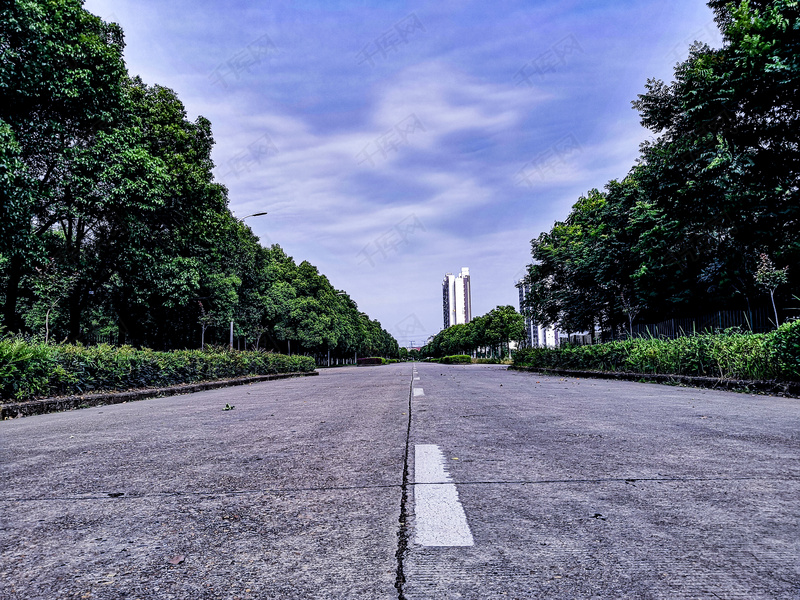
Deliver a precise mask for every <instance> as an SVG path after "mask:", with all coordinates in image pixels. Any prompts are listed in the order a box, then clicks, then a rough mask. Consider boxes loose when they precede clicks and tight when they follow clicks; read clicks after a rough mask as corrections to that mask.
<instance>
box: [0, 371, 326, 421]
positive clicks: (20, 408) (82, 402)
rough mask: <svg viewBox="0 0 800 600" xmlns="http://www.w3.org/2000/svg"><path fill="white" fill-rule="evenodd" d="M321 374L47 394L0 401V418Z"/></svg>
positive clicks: (297, 374) (263, 376)
mask: <svg viewBox="0 0 800 600" xmlns="http://www.w3.org/2000/svg"><path fill="white" fill-rule="evenodd" d="M313 375H319V373H318V372H317V371H297V372H292V373H273V374H271V375H254V376H252V377H237V378H236V379H220V380H217V381H203V382H200V383H189V384H183V385H173V386H170V387H165V388H148V389H143V390H132V391H129V392H106V393H103V392H98V393H92V394H84V395H81V396H63V397H60V398H44V399H42V400H29V401H27V402H13V403H10V404H2V405H0V420H3V421H5V420H6V419H13V418H16V417H30V416H33V415H43V414H46V413H52V412H61V411H64V410H75V409H77V408H89V407H91V406H104V405H107V404H121V403H123V402H135V401H137V400H147V399H148V398H162V397H165V396H177V395H178V394H191V393H192V392H202V391H204V390H214V389H217V388H222V387H231V386H234V385H245V384H248V383H258V382H261V381H271V380H273V379H288V378H291V377H309V376H313Z"/></svg>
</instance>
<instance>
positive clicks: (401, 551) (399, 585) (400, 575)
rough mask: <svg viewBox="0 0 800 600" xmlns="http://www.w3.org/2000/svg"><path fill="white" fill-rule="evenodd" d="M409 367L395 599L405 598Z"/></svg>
mask: <svg viewBox="0 0 800 600" xmlns="http://www.w3.org/2000/svg"><path fill="white" fill-rule="evenodd" d="M411 364H412V368H411V384H410V386H409V389H408V425H407V426H406V449H405V455H404V456H403V484H402V486H401V489H402V492H401V495H400V517H399V522H400V523H399V527H398V529H397V552H395V558H396V559H397V576H396V577H395V582H394V587H395V588H396V589H397V600H406V596H405V593H404V592H403V585H404V584H405V582H406V575H405V572H404V565H403V561H404V560H405V556H406V553H407V552H408V538H409V532H408V487H409V481H408V449H409V444H410V441H411V398H412V397H413V395H414V370H415V369H416V367H414V366H413V365H414V363H411Z"/></svg>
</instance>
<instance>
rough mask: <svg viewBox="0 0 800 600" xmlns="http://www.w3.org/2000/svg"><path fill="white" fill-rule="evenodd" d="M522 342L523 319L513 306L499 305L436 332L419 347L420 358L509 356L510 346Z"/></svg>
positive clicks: (523, 337)
mask: <svg viewBox="0 0 800 600" xmlns="http://www.w3.org/2000/svg"><path fill="white" fill-rule="evenodd" d="M524 339H525V317H523V316H522V315H521V314H519V313H518V312H517V311H516V310H514V307H513V306H498V307H497V308H493V309H492V310H491V311H489V312H488V313H486V314H485V315H481V316H480V317H476V318H474V319H472V321H470V322H469V323H467V324H466V325H463V324H461V325H452V326H451V327H448V328H447V329H443V330H442V331H440V332H439V333H437V334H436V335H435V336H433V338H432V339H431V340H429V341H428V343H427V344H426V345H425V346H424V347H423V348H422V351H421V354H422V356H423V357H428V356H430V357H434V358H440V357H442V356H452V355H454V354H473V353H476V354H482V355H484V356H486V355H489V356H508V354H509V343H510V342H512V341H515V342H520V341H522V340H524Z"/></svg>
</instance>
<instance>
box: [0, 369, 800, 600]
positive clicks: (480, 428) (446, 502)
mask: <svg viewBox="0 0 800 600" xmlns="http://www.w3.org/2000/svg"><path fill="white" fill-rule="evenodd" d="M226 404H230V405H234V406H235V408H234V409H233V410H227V411H226V410H223V408H224V407H225V405H226ZM409 407H411V414H410V415H409V414H408V413H409ZM798 457H800V401H798V400H790V399H783V398H774V397H765V396H755V397H754V396H750V395H744V394H734V393H727V392H713V391H709V390H696V389H689V388H673V387H664V386H657V385H651V384H637V383H628V382H610V381H597V380H577V379H566V378H559V377H544V376H539V375H534V374H529V373H516V372H508V371H506V370H505V369H504V368H502V367H498V366H491V365H467V366H445V365H431V364H419V363H417V364H416V365H412V364H410V363H406V364H400V365H391V366H385V367H372V368H341V369H331V370H324V371H323V372H322V373H321V375H320V376H319V377H315V378H304V379H290V380H283V381H275V382H265V383H261V384H255V385H250V386H244V387H238V388H225V389H220V390H213V391H208V392H202V393H198V394H192V395H186V396H177V397H171V398H164V399H154V400H147V401H142V402H135V403H130V404H123V405H115V406H107V407H100V408H92V409H85V410H81V411H74V412H68V413H60V414H52V415H43V416H37V417H28V418H24V419H17V420H13V421H6V422H2V423H0V461H1V462H0V464H1V465H2V467H0V486H1V487H0V510H1V511H2V513H0V558H1V559H2V562H1V563H0V598H1V599H20V600H22V599H25V600H27V599H40V598H41V599H59V598H86V599H88V598H92V599H118V598H126V599H127V598H140V599H142V600H150V599H162V598H164V599H167V598H175V599H190V598H191V599H194V598H198V599H212V598H224V599H230V600H233V599H240V600H245V599H266V598H276V599H277V598H281V599H283V598H287V599H292V598H336V599H338V598H363V599H367V600H372V599H383V598H387V599H388V598H401V599H406V600H412V599H440V598H475V599H484V598H570V599H572V598H664V599H672V598H747V599H755V598H770V599H774V598H791V599H795V600H797V599H800V462H798Z"/></svg>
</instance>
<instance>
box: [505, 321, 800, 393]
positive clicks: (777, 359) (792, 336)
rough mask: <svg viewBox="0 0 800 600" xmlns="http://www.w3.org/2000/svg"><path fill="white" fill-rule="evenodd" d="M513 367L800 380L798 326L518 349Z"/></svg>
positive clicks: (792, 324) (799, 335) (799, 329)
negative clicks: (765, 331) (750, 331)
mask: <svg viewBox="0 0 800 600" xmlns="http://www.w3.org/2000/svg"><path fill="white" fill-rule="evenodd" d="M514 364H516V365H525V366H532V367H537V368H556V369H577V370H595V371H623V372H630V373H648V374H670V375H690V376H705V377H719V378H723V379H773V378H775V377H778V378H782V379H795V380H797V379H800V325H798V324H797V322H795V323H787V324H785V325H783V326H781V327H780V329H778V330H776V331H773V332H771V333H769V334H754V333H743V332H741V331H740V330H738V329H729V330H726V331H724V332H723V333H717V334H711V333H703V334H698V335H691V336H684V337H679V338H676V339H674V340H669V339H658V338H631V339H627V340H621V341H616V342H608V343H605V344H595V345H591V346H562V347H560V348H523V349H521V350H518V351H517V352H516V353H515V354H514Z"/></svg>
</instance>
